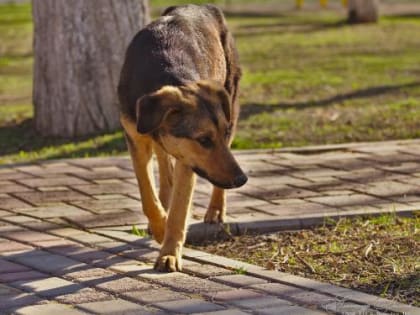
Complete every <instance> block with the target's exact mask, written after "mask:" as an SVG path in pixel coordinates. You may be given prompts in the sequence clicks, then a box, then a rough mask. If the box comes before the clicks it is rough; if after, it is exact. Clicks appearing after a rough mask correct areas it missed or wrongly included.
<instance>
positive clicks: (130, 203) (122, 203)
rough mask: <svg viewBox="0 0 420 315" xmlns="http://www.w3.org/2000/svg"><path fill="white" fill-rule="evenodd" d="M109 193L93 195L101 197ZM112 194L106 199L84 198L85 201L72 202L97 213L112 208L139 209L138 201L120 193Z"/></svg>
mask: <svg viewBox="0 0 420 315" xmlns="http://www.w3.org/2000/svg"><path fill="white" fill-rule="evenodd" d="M105 196H109V195H97V196H96V195H95V197H99V198H103V197H105ZM113 196H114V195H110V197H112V198H109V199H108V198H106V199H99V200H86V201H74V202H72V204H74V205H76V206H80V207H83V208H84V209H88V210H91V211H94V212H97V213H103V212H104V210H114V209H123V208H133V207H134V208H138V209H140V206H141V204H140V201H138V200H136V199H133V198H129V197H124V196H122V195H117V196H119V197H118V198H115V197H113Z"/></svg>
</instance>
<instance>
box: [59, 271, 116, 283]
mask: <svg viewBox="0 0 420 315" xmlns="http://www.w3.org/2000/svg"><path fill="white" fill-rule="evenodd" d="M63 275H64V276H65V277H67V278H70V279H74V280H77V281H78V282H87V281H93V280H96V279H104V280H105V281H106V280H108V279H113V278H114V276H116V274H115V272H112V271H109V270H106V269H102V268H85V269H81V270H78V271H71V272H67V273H65V274H63ZM99 283H100V281H99Z"/></svg>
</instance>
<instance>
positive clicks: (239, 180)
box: [233, 174, 248, 187]
mask: <svg viewBox="0 0 420 315" xmlns="http://www.w3.org/2000/svg"><path fill="white" fill-rule="evenodd" d="M247 181H248V177H247V176H246V175H245V174H241V175H239V176H237V177H236V178H235V179H234V180H233V184H234V185H235V187H241V186H243V185H245V183H246V182H247Z"/></svg>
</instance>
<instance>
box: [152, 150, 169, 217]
mask: <svg viewBox="0 0 420 315" xmlns="http://www.w3.org/2000/svg"><path fill="white" fill-rule="evenodd" d="M153 148H154V151H155V153H156V157H157V161H158V165H159V199H160V202H161V203H162V206H163V207H164V208H165V209H166V210H168V209H169V206H170V205H169V203H170V201H171V193H172V182H173V169H174V167H173V164H172V160H171V157H170V156H169V155H168V154H167V153H166V152H165V151H164V150H163V149H162V147H161V146H160V145H159V144H156V143H155V144H154V146H153Z"/></svg>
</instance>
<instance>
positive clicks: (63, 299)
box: [55, 288, 113, 304]
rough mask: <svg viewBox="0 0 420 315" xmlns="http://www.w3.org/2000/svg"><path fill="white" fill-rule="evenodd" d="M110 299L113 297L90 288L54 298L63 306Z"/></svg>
mask: <svg viewBox="0 0 420 315" xmlns="http://www.w3.org/2000/svg"><path fill="white" fill-rule="evenodd" d="M112 299H113V297H112V296H111V295H109V294H107V293H105V292H101V291H98V290H95V289H92V288H83V289H80V290H78V291H77V292H74V293H69V294H64V295H59V296H57V297H55V300H56V301H58V302H60V303H64V304H82V303H89V302H97V301H106V300H112Z"/></svg>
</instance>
